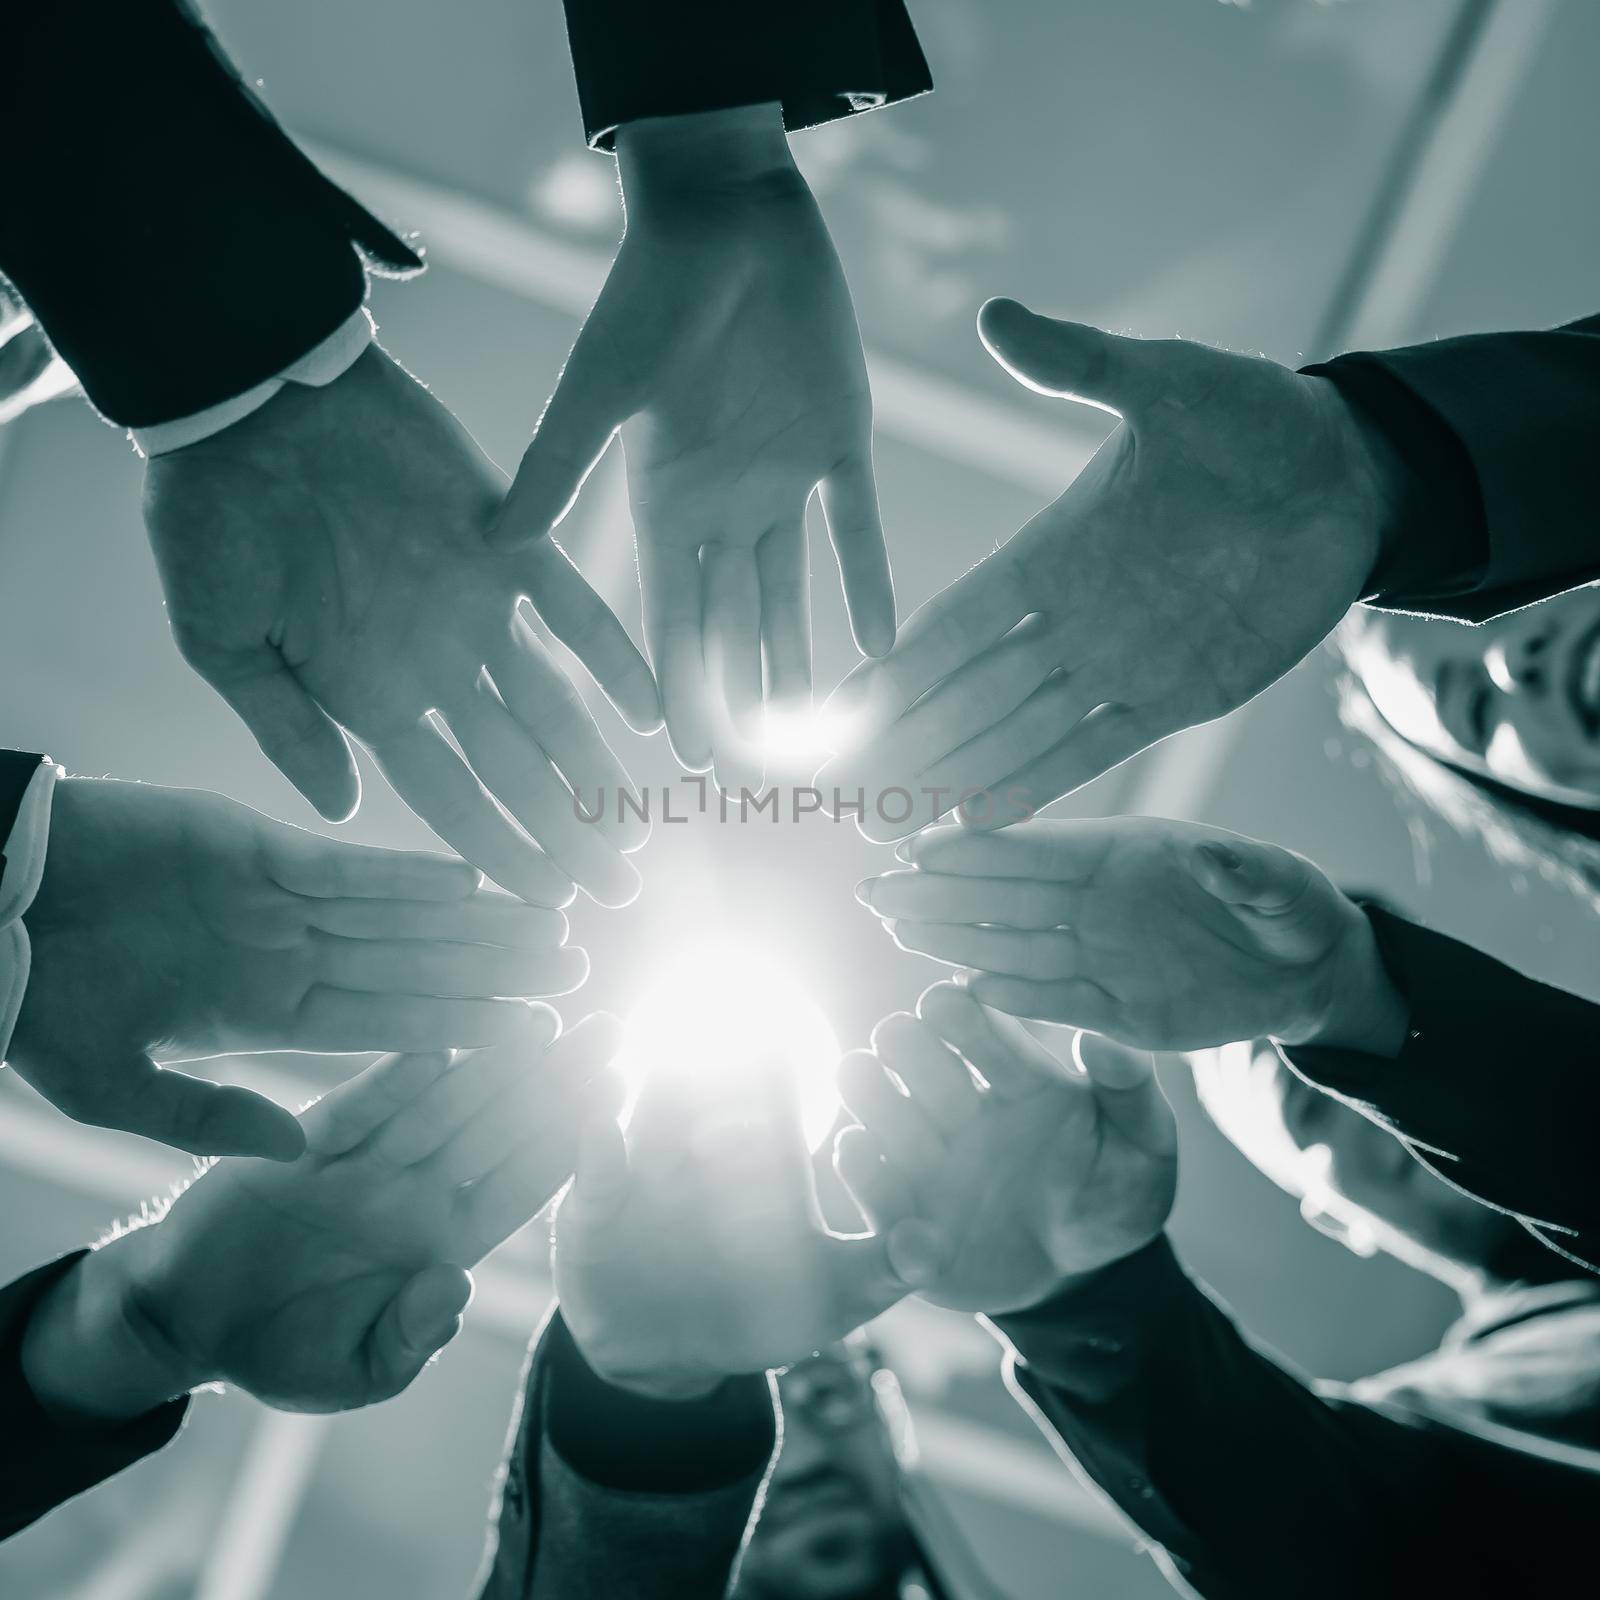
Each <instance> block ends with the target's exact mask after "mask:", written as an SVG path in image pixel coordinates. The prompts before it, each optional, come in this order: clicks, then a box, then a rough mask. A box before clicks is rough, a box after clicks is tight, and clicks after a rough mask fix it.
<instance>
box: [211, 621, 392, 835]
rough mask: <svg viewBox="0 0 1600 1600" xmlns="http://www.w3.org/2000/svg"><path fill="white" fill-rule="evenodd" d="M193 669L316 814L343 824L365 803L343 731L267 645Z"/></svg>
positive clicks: (353, 759) (359, 779)
mask: <svg viewBox="0 0 1600 1600" xmlns="http://www.w3.org/2000/svg"><path fill="white" fill-rule="evenodd" d="M190 664H191V665H192V666H194V667H195V670H196V671H197V672H199V673H200V675H201V676H202V677H203V678H205V680H206V681H207V682H208V683H209V684H210V685H211V687H212V688H213V689H215V690H216V691H217V693H218V694H220V695H221V696H222V698H223V699H224V700H226V701H227V702H228V704H229V705H230V706H232V707H233V709H234V711H235V712H236V713H237V714H238V716H239V718H240V720H241V721H242V722H243V723H244V725H245V726H246V727H247V728H248V729H249V730H250V732H251V733H252V734H253V735H254V736H255V741H256V743H257V744H258V745H260V746H261V753H262V754H263V755H264V756H265V757H266V758H267V760H268V761H270V762H271V763H272V764H273V766H275V767H276V768H277V769H278V771H279V772H281V773H282V774H283V775H284V777H286V778H287V779H288V780H289V782H290V783H292V784H293V785H294V786H295V788H296V789H298V790H299V791H300V793H301V794H303V795H304V796H305V797H306V799H307V800H309V801H310V802H311V804H312V805H313V806H315V807H316V809H317V811H318V813H319V814H320V815H322V816H324V817H326V818H327V819H328V821H329V822H343V821H344V820H345V819H346V818H347V817H349V816H351V815H353V814H354V812H355V809H356V807H357V806H358V805H360V803H361V777H360V774H359V773H358V772H357V771H356V763H355V757H354V756H353V755H352V754H351V753H350V744H349V741H348V740H347V739H346V738H345V735H344V730H343V729H342V728H341V727H340V726H339V725H338V723H336V722H335V721H334V720H333V719H332V718H331V717H330V716H328V714H327V713H326V712H325V711H324V710H323V709H322V707H321V706H319V705H318V704H317V703H316V701H315V700H313V699H312V698H311V696H310V695H308V694H307V693H306V691H305V690H304V689H302V688H301V687H300V684H299V682H298V681H297V680H296V679H295V676H294V674H293V673H292V672H291V671H290V670H289V668H288V666H287V665H286V664H285V662H284V660H283V657H282V656H280V655H279V654H278V652H277V651H276V650H274V649H272V648H270V647H269V646H266V645H263V646H262V648H261V649H260V650H259V651H255V652H252V653H251V654H250V655H249V656H247V657H243V658H240V657H229V658H228V659H227V661H226V663H225V664H224V665H222V666H221V667H211V666H209V665H208V666H201V665H200V664H199V663H198V662H196V661H193V660H191V662H190Z"/></svg>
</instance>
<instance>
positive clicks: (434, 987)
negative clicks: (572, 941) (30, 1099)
mask: <svg viewBox="0 0 1600 1600" xmlns="http://www.w3.org/2000/svg"><path fill="white" fill-rule="evenodd" d="M477 884H478V874H477V873H476V872H475V871H474V870H473V869H472V868H471V867H469V866H468V865H467V864H466V863H465V862H462V861H457V860H455V859H454V858H450V857H444V856H431V855H426V854H423V853H421V852H409V851H399V850H376V849H369V848H366V847H364V846H360V845H351V844H342V843H338V842H335V841H333V840H330V839H324V838H321V837H319V836H318V835H316V834H311V833H304V832H302V831H301V830H300V829H298V828H291V827H287V826H285V825H284V824H283V823H280V822H273V821H271V820H269V819H268V818H266V817H263V816H261V815H260V814H259V813H258V812H255V811H251V810H250V809H249V808H248V807H246V806H242V805H238V804H236V803H235V802H234V801H231V800H225V799H223V798H222V797H221V796H220V795H214V794H204V793H199V792H195V791H186V790H181V789H158V788H154V787H148V786H146V785H143V784H137V783H118V782H114V781H109V780H100V779H87V778H69V779H65V780H63V781H62V782H60V783H58V784H57V785H56V788H55V794H54V797H53V801H52V805H51V815H50V838H49V845H48V850H47V852H46V856H45V870H44V877H43V879H42V881H41V882H40V885H39V892H38V894H37V895H36V896H35V898H34V902H33V904H32V906H31V907H30V908H29V910H28V912H27V913H26V915H25V917H24V919H23V921H24V924H25V926H26V928H27V931H28V938H29V943H30V945H31V946H32V952H33V958H32V968H31V971H30V974H29V978H28V986H27V989H26V991H25V993H24V996H23V1004H22V1012H21V1015H20V1016H19V1017H18V1019H17V1026H16V1031H15V1034H14V1037H13V1040H12V1048H11V1064H12V1066H14V1067H15V1068H16V1070H17V1073H18V1075H19V1076H21V1077H23V1078H25V1079H27V1081H28V1082H29V1083H31V1084H32V1085H33V1086H34V1088H36V1089H37V1090H38V1091H39V1092H40V1093H41V1094H42V1095H44V1096H45V1098H46V1099H48V1100H50V1101H52V1102H53V1103H54V1104H55V1105H56V1106H58V1107H59V1108H60V1109H61V1110H63V1111H65V1112H66V1113H67V1115H68V1116H71V1117H76V1118H77V1119H78V1120H79V1121H82V1122H93V1123H98V1124H100V1125H101V1126H104V1127H111V1128H121V1129H123V1130H125V1131H126V1132H129V1133H141V1134H144V1135H146V1136H147V1137H149V1138H152V1139H159V1140H161V1141H162V1142H163V1143H166V1144H172V1145H176V1146H178V1148H180V1149H183V1150H192V1151H194V1152H195V1153H196V1154H201V1155H219V1154H220V1155H246V1154H248V1155H262V1156H273V1157H276V1158H278V1159H281V1160H293V1159H294V1158H295V1157H296V1156H297V1155H298V1154H299V1153H300V1151H301V1149H302V1147H303V1139H302V1136H301V1132H300V1126H299V1124H298V1123H297V1122H296V1121H295V1119H294V1117H292V1116H291V1115H290V1114H289V1112H287V1111H285V1110H283V1109H282V1108H281V1107H279V1106H276V1105H274V1104H273V1103H272V1102H271V1101H270V1100H267V1099H264V1098H263V1097H262V1096H260V1095H255V1094H251V1093H250V1092H248V1091H247V1090H244V1089H236V1088H222V1087H220V1086H218V1085H217V1084H213V1083H207V1082H205V1081H204V1080H201V1079H198V1078H189V1077H185V1076H184V1075H183V1074H181V1073H177V1072H165V1071H161V1070H160V1069H158V1068H157V1066H156V1065H155V1062H156V1061H157V1060H160V1061H192V1060H197V1059H201V1058H204V1057H207V1056H215V1055H221V1054H224V1053H226V1052H229V1051H245V1050H249V1051H261V1050H319V1051H358V1050H384V1049H388V1050H431V1049H440V1048H446V1047H449V1046H451V1045H484V1044H493V1043H495V1042H496V1041H500V1040H506V1039H518V1038H522V1037H523V1036H524V1032H525V1028H526V1023H527V1007H526V1006H524V1005H523V1004H522V1003H521V1002H520V1001H518V1000H511V999H501V998H495V997H497V996H512V995H536V994H558V993H564V992H566V991H567V990H569V989H572V988H575V987H576V986H577V985H578V984H580V983H582V982H583V980H584V977H585V976H586V974H587V972H588V959H587V957H586V956H585V955H584V953H583V952H582V951H581V950H577V949H573V948H569V947H567V946H566V945H565V944H564V943H563V941H564V940H565V938H566V932H567V929H566V919H565V918H564V917H563V916H562V915H561V913H560V912H559V911H551V910H546V909H543V908H540V907H535V906H526V905H524V904H522V902H520V901H517V900H512V899H510V898H509V897H508V896H505V895H497V894H490V893H488V892H487V891H483V890H479V889H478V888H477Z"/></svg>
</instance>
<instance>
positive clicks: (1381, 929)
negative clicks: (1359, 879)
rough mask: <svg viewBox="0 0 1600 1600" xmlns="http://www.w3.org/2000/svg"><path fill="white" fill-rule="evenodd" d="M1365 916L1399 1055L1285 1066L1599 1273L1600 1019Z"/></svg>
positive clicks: (1292, 1055) (1312, 1055) (1444, 941)
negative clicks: (1389, 985)
mask: <svg viewBox="0 0 1600 1600" xmlns="http://www.w3.org/2000/svg"><path fill="white" fill-rule="evenodd" d="M1363 909H1364V910H1365V912H1366V915H1367V919H1368V921H1369V922H1370V923H1371V924H1372V929H1373V933H1374V934H1375V935H1376V937H1377V940H1378V948H1379V951H1380V952H1381V954H1382V957H1383V961H1384V965H1385V966H1386V967H1387V969H1388V971H1389V974H1390V976H1391V977H1392V978H1393V979H1394V981H1395V984H1396V986H1397V987H1398V988H1399V990H1400V992H1401V993H1402V994H1403V995H1404V996H1405V997H1406V1000H1407V1003H1408V1004H1409V1006H1410V1021H1409V1026H1408V1032H1407V1036H1406V1040H1405V1043H1404V1045H1403V1046H1402V1048H1401V1050H1400V1053H1399V1055H1398V1056H1395V1057H1393V1058H1387V1057H1382V1056H1372V1055H1364V1054H1361V1053H1359V1052H1357V1051H1350V1050H1328V1049H1320V1048H1316V1047H1312V1046H1305V1045H1302V1046H1298V1047H1293V1048H1291V1047H1289V1046H1280V1047H1279V1048H1280V1051H1281V1053H1282V1055H1283V1057H1284V1059H1285V1061H1286V1062H1287V1063H1288V1064H1289V1066H1290V1067H1291V1068H1292V1069H1293V1070H1294V1071H1295V1072H1297V1073H1299V1074H1300V1076H1301V1077H1303V1078H1305V1079H1306V1080H1307V1082H1309V1083H1311V1084H1314V1085H1315V1086H1316V1087H1317V1088H1319V1089H1325V1090H1328V1091H1329V1092H1331V1093H1333V1094H1336V1095H1338V1096H1340V1097H1341V1098H1342V1099H1345V1100H1348V1101H1350V1102H1351V1103H1352V1104H1354V1105H1355V1106H1356V1107H1357V1109H1359V1110H1361V1111H1363V1112H1365V1113H1366V1114H1367V1115H1368V1116H1370V1117H1372V1118H1373V1119H1374V1120H1375V1121H1378V1122H1380V1123H1382V1124H1383V1125H1384V1126H1385V1127H1387V1128H1388V1129H1389V1130H1390V1131H1391V1132H1393V1133H1395V1134H1397V1135H1398V1136H1399V1137H1400V1138H1401V1139H1402V1140H1404V1141H1405V1143H1406V1144H1407V1145H1409V1146H1410V1148H1411V1150H1412V1152H1413V1154H1415V1155H1416V1156H1417V1157H1418V1159H1419V1160H1421V1161H1423V1162H1425V1163H1426V1164H1427V1165H1428V1166H1429V1167H1430V1168H1432V1169H1433V1171H1435V1172H1436V1173H1438V1175H1439V1176H1440V1177H1442V1178H1444V1179H1445V1180H1446V1182H1449V1183H1452V1184H1454V1185H1455V1186H1456V1187H1457V1188H1460V1189H1464V1190H1466V1191H1467V1192H1468V1193H1469V1194H1471V1195H1473V1196H1475V1197H1476V1198H1477V1199H1479V1200H1482V1201H1485V1202H1486V1203H1487V1204H1489V1205H1492V1206H1496V1207H1498V1208H1499V1209H1501V1210H1504V1211H1509V1212H1511V1213H1513V1214H1514V1215H1516V1216H1518V1217H1520V1218H1521V1219H1522V1220H1523V1221H1524V1222H1525V1223H1527V1224H1528V1225H1529V1226H1530V1227H1531V1228H1533V1230H1534V1231H1535V1232H1536V1233H1537V1234H1538V1235H1539V1236H1540V1237H1541V1238H1543V1239H1544V1241H1545V1243H1547V1244H1550V1245H1552V1246H1553V1247H1555V1248H1557V1249H1559V1250H1561V1251H1562V1253H1564V1254H1566V1255H1569V1256H1571V1257H1572V1258H1573V1259H1575V1260H1578V1261H1581V1262H1582V1263H1583V1264H1585V1265H1587V1266H1590V1267H1595V1268H1597V1269H1600V1186H1597V1185H1596V1182H1595V1175H1594V1174H1595V1167H1594V1130H1595V1129H1596V1127H1600V1006H1597V1005H1595V1004H1594V1003H1593V1002H1592V1001H1588V1000H1584V999H1581V998H1580V997H1579V996H1577V995H1574V994H1568V993H1566V992H1565V991H1564V990H1561V989H1553V988H1551V987H1550V986H1549V985H1548V984H1543V983H1538V982H1536V981H1535V980H1534V979H1532V978H1529V977H1525V976H1524V975H1523V974H1522V973H1520V972H1517V971H1515V970H1513V969H1512V968H1510V967H1507V966H1505V965H1504V964H1503V963H1501V962H1499V961H1496V960H1494V958H1493V957H1491V956H1487V955H1485V954H1484V953H1483V952H1482V951H1480V950H1474V949H1472V948H1471V947H1470V946H1469V945H1464V944H1461V943H1459V942H1458V941H1457V940H1454V939H1450V938H1446V937H1445V935H1443V934H1441V933H1435V932H1433V931H1432V930H1431V929H1428V928H1422V927H1418V926H1417V925H1416V924H1414V923H1410V922H1407V921H1405V920H1404V919H1403V918H1401V917H1397V916H1394V915H1392V914H1391V913H1389V912H1387V911H1384V910H1381V909H1379V908H1377V907H1375V906H1366V907H1364V908H1363Z"/></svg>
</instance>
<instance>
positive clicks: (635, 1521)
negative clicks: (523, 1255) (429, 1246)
mask: <svg viewBox="0 0 1600 1600" xmlns="http://www.w3.org/2000/svg"><path fill="white" fill-rule="evenodd" d="M776 1434H777V1426H776V1417H775V1407H774V1402H773V1398H772V1393H771V1389H770V1387H769V1385H768V1383H767V1380H766V1379H764V1378H759V1377H750V1378H734V1379H730V1380H729V1381H728V1382H726V1383H724V1384H723V1385H722V1386H721V1387H720V1388H719V1389H717V1390H716V1391H715V1392H713V1393H712V1394H711V1395H709V1396H708V1397H707V1398H706V1399H704V1400H697V1401H689V1402H685V1403H683V1404H665V1403H661V1402H656V1401H651V1400H646V1399H643V1398H641V1397H639V1396H637V1395H632V1394H628V1393H626V1392H625V1391H623V1390H619V1389H615V1388H613V1387H611V1386H610V1385H609V1384H607V1383H605V1382H604V1381H603V1380H602V1379H601V1378H599V1377H597V1376H596V1375H595V1374H594V1373H593V1372H592V1371H591V1370H590V1368H589V1367H588V1365H587V1363H586V1362H585V1361H584V1359H583V1357H582V1355H580V1354H579V1352H578V1349H577V1346H576V1345H575V1344H574V1343H573V1341H572V1336H571V1335H570V1334H569V1333H568V1332H567V1328H566V1324H565V1323H564V1322H563V1321H562V1320H561V1315H560V1313H559V1311H558V1312H555V1313H553V1314H552V1315H551V1318H550V1320H549V1321H548V1322H547V1323H546V1325H545V1327H544V1329H543V1331H542V1332H541V1333H540V1335H539V1336H538V1338H536V1340H535V1341H534V1346H533V1350H532V1352H531V1353H530V1356H529V1360H528V1366H527V1369H526V1375H525V1383H524V1386H523V1395H522V1398H521V1401H520V1405H519V1412H518V1414H517V1415H516V1416H515V1417H513V1419H512V1425H511V1435H510V1441H509V1445H508V1449H507V1455H506V1461H505V1465H504V1467H503V1468H502V1471H501V1479H500V1485H499V1491H498V1495H497V1500H496V1505H495V1507H494V1510H493V1513H492V1516H493V1523H494V1526H493V1529H492V1532H491V1536H490V1548H489V1551H488V1553H487V1555H486V1557H485V1576H484V1579H483V1583H482V1588H481V1590H480V1600H527V1597H530V1596H538V1600H615V1597H616V1596H619V1595H627V1596H628V1597H629V1600H721V1596H722V1594H723V1592H724V1590H725V1589H726V1588H727V1585H728V1579H729V1575H730V1573H731V1572H732V1570H733V1566H734V1562H735V1560H736V1559H737V1556H738V1552H739V1547H740V1543H741V1541H742V1539H743V1537H744V1531H745V1526H746V1524H747V1523H748V1522H749V1520H750V1513H751V1510H752V1508H753V1506H754V1504H755V1500H756V1494H757V1491H758V1489H759V1488H760V1485H761V1481H762V1477H763V1475H764V1474H765V1472H766V1468H767V1464H768V1462H769V1460H770V1459H771V1456H772V1452H773V1447H774V1443H775V1440H776Z"/></svg>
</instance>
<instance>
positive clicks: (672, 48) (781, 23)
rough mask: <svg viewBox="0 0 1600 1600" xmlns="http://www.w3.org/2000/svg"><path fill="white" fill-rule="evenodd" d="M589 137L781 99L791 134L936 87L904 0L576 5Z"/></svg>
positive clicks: (597, 140)
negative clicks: (650, 120)
mask: <svg viewBox="0 0 1600 1600" xmlns="http://www.w3.org/2000/svg"><path fill="white" fill-rule="evenodd" d="M566 8H567V34H568V38H569V39H570V41H571V45H572V64H573V69H574V71H575V72H576V74H577V80H578V100H579V103H580V105H581V107H582V111H583V125H584V132H585V135H586V137H587V138H588V141H589V143H590V144H591V145H594V146H595V147H596V148H597V149H602V150H609V149H610V148H611V144H612V139H613V136H614V135H615V133H616V130H617V128H618V126H619V125H620V124H622V123H624V122H636V121H638V120H639V119H640V118H641V117H676V116H686V115H689V114H691V113H694V112H700V111H722V110H727V109H728V108H730V107H732V106H747V105H759V104H763V103H765V102H767V101H773V100H777V101H781V102H782V104H783V120H784V126H785V127H787V128H789V129H790V130H791V131H793V130H795V129H798V128H808V127H811V126H813V125H814V124H816V123H819V122H830V121H833V120H834V119H836V118H838V117H846V116H850V115H851V114H852V113H854V112H857V111H862V110H867V109H870V108H871V107H874V106H882V105H888V104H890V103H892V102H894V101H897V100H906V99H909V98H911V97H912V96H914V95H919V94H925V93H926V92H927V91H928V90H929V89H931V88H932V87H933V80H932V77H931V76H930V74H929V72H928V63H927V60H926V58H925V57H924V56H923V53H922V47H921V45H920V44H918V42H917V36H916V32H915V30H914V29H913V28H912V26H911V19H910V17H909V16H908V15H907V13H906V9H905V6H904V4H903V3H902V0H811V3H809V4H807V5H775V4H759V5H752V4H750V3H749V0H692V3H691V4H687V5H672V4H666V3H664V0H566Z"/></svg>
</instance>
